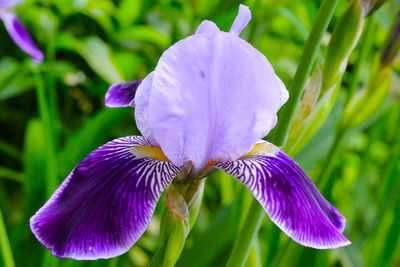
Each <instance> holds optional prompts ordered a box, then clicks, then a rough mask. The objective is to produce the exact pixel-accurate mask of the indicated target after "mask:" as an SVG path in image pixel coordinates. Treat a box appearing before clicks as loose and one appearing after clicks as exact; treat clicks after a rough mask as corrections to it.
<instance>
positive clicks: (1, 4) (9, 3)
mask: <svg viewBox="0 0 400 267" xmlns="http://www.w3.org/2000/svg"><path fill="white" fill-rule="evenodd" d="M19 2H21V0H0V9H2V8H3V9H4V8H13V7H15V6H16V5H17V4H18V3H19Z"/></svg>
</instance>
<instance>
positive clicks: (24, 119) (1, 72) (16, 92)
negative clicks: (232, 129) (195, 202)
mask: <svg viewBox="0 0 400 267" xmlns="http://www.w3.org/2000/svg"><path fill="white" fill-rule="evenodd" d="M240 3H243V4H246V5H248V6H249V7H250V8H251V10H252V14H253V19H252V21H251V22H250V24H249V26H248V27H247V29H246V30H245V31H244V32H243V34H242V35H241V36H242V37H243V38H244V39H246V40H248V41H249V42H250V43H252V44H253V45H254V46H255V47H256V48H257V49H259V50H260V51H261V52H262V53H263V54H264V55H265V56H266V57H267V58H268V60H269V61H270V63H271V64H272V66H273V67H274V68H275V70H276V72H277V74H278V75H279V76H280V77H281V79H282V80H283V81H284V83H285V84H286V85H287V86H288V87H289V86H290V83H291V80H292V78H293V75H294V73H295V71H296V67H297V65H298V62H299V59H300V56H301V53H302V51H303V48H304V44H305V41H306V38H307V36H308V33H309V31H310V29H311V26H312V23H313V21H314V19H315V16H316V13H317V11H318V8H319V6H320V4H321V1H318V0H301V1H300V0H275V1H274V0H253V1H244V2H241V1H233V0H232V1H223V0H188V1H183V0H181V1H178V0H153V1H144V0H114V1H111V0H92V1H91V0H75V1H69V0H54V1H39V0H38V1H35V0H27V1H24V2H23V3H22V4H21V5H19V6H18V7H17V8H16V12H17V14H18V16H19V18H20V19H21V21H23V23H24V24H25V25H26V26H27V28H28V29H29V31H30V33H31V35H32V36H33V38H34V39H35V41H36V43H37V45H38V46H39V47H40V49H41V50H42V51H44V52H45V58H46V59H45V62H44V63H43V64H42V65H41V66H39V67H38V66H34V65H33V64H32V63H31V60H30V58H29V57H28V56H27V55H26V54H24V53H23V52H22V51H21V50H20V49H18V48H17V47H16V46H15V44H14V43H13V42H12V40H11V38H9V36H8V34H7V32H6V30H5V28H4V26H3V25H2V24H1V25H0V38H1V39H0V40H1V42H0V208H1V213H2V215H3V219H4V222H5V226H6V230H7V234H8V238H9V241H10V244H11V249H12V253H13V257H14V259H15V263H16V266H146V264H147V263H148V262H149V260H150V259H151V257H152V255H154V252H155V250H156V248H157V244H158V243H157V242H158V240H157V238H158V231H159V221H160V214H161V211H162V209H163V200H161V201H160V202H159V205H158V206H157V210H156V213H155V216H154V218H153V220H152V222H151V224H150V226H149V228H148V230H147V231H146V233H145V234H144V235H143V237H142V238H141V239H140V240H139V242H138V243H137V244H136V245H135V246H134V247H133V248H132V249H131V250H130V251H129V252H128V253H126V254H125V255H122V256H120V257H118V258H115V259H112V260H98V261H92V262H90V261H89V262H78V261H74V260H66V259H61V260H59V259H56V258H54V257H52V256H51V254H50V253H49V252H48V251H46V250H45V249H44V248H43V247H42V246H41V245H40V243H39V242H38V241H37V240H36V239H35V238H34V237H33V235H32V233H31V231H30V229H29V218H30V216H32V215H33V214H34V212H35V211H36V210H37V209H39V208H40V207H41V206H42V205H43V204H44V202H45V200H47V198H48V197H49V195H50V194H51V192H53V190H54V189H55V188H56V187H57V186H58V185H59V184H60V183H61V181H62V180H63V179H64V178H65V177H66V175H67V174H68V173H69V172H70V171H71V170H72V169H73V168H74V166H75V165H76V164H77V163H79V161H80V160H82V159H83V158H84V157H85V156H86V155H87V154H88V153H89V152H90V151H92V150H93V149H95V148H97V147H98V146H100V145H102V144H103V143H105V142H107V141H109V140H111V139H114V138H117V137H122V136H127V135H138V134H140V133H139V131H138V130H137V128H136V126H135V121H134V113H133V109H130V108H121V109H106V108H104V106H103V103H104V94H105V92H106V91H107V89H108V87H109V86H110V84H112V83H119V82H123V81H130V80H136V79H141V78H144V77H145V76H146V75H147V74H148V73H149V72H151V71H152V70H153V69H154V67H155V65H156V63H157V60H158V58H159V57H160V55H161V54H162V52H163V51H164V50H165V49H166V48H168V47H169V46H170V45H171V44H173V43H174V42H176V41H177V40H180V39H182V38H184V37H186V36H188V35H190V34H193V33H194V32H195V30H196V27H197V26H198V25H199V23H200V22H201V21H202V20H203V19H209V20H213V21H215V22H216V24H217V25H218V26H219V27H220V28H221V29H222V30H225V31H227V30H228V29H229V27H230V25H231V23H232V21H233V19H234V17H235V16H236V14H237V9H238V6H239V4H240ZM346 3H347V1H345V0H341V1H340V2H339V5H338V7H337V8H336V11H335V14H334V16H333V18H332V21H331V22H330V25H329V27H328V32H327V33H326V34H325V36H324V38H323V46H322V48H321V51H319V53H318V59H317V60H318V62H319V63H321V62H323V57H324V54H325V52H326V46H327V44H328V42H329V39H330V33H331V32H332V30H333V28H334V27H335V25H336V23H337V21H338V18H339V16H340V14H341V13H342V12H343V9H344V7H345V5H346ZM399 6H400V3H399V1H397V0H392V1H389V2H388V3H387V4H385V5H384V6H383V8H381V9H380V10H379V11H378V12H376V14H375V15H374V17H373V19H374V24H375V31H374V38H373V44H372V49H371V51H370V53H368V56H367V60H366V64H364V66H363V68H362V71H361V77H360V86H359V87H362V86H364V85H365V84H366V83H367V81H368V79H369V75H370V73H371V66H372V64H373V60H374V58H375V57H376V54H377V53H378V51H379V48H380V47H381V46H382V43H383V42H384V41H385V38H386V36H387V34H388V32H389V30H390V26H391V24H392V22H393V20H394V18H395V16H396V12H397V11H398V10H399ZM368 19H370V18H368ZM361 38H363V36H361ZM359 53H360V47H359V46H357V47H356V49H355V50H354V52H353V53H352V55H351V56H350V60H349V65H348V66H347V69H346V73H345V75H344V78H343V83H342V88H341V91H340V94H339V99H338V101H337V103H336V104H335V107H334V110H333V112H332V114H331V115H330V117H329V118H328V120H327V121H326V123H325V124H324V126H323V127H322V129H321V130H320V131H319V132H318V134H317V135H316V136H315V137H314V138H313V139H312V141H311V142H310V143H309V144H308V145H307V146H306V147H305V148H304V149H303V150H302V151H301V152H300V153H299V154H298V155H297V156H296V160H297V161H298V162H299V164H300V165H301V166H302V167H303V168H304V169H305V170H306V171H307V173H308V174H309V175H310V177H311V178H312V179H313V178H314V176H313V175H316V174H318V173H319V172H320V171H321V168H323V166H322V165H323V162H324V161H323V159H324V158H325V156H326V155H327V152H328V150H329V147H330V145H331V143H332V140H333V136H334V133H335V128H336V125H337V123H338V120H339V119H340V114H341V110H342V108H343V103H344V98H345V97H344V95H345V94H346V89H348V86H349V84H350V82H351V81H352V75H353V72H354V65H355V64H356V62H357V60H358V56H359ZM41 85H42V86H44V89H45V90H46V92H47V96H48V107H49V111H48V114H49V122H50V126H51V128H52V134H51V136H48V134H46V127H48V126H47V125H46V123H45V124H43V120H40V119H39V110H38V105H37V103H38V100H37V95H36V92H35V88H36V87H37V86H41ZM399 96H400V64H399V63H397V65H395V66H394V69H393V73H392V81H391V89H390V94H389V97H388V98H387V100H386V102H385V105H384V107H383V109H382V110H381V111H380V112H378V113H377V114H376V115H375V116H374V117H373V118H372V119H371V120H369V121H368V122H367V123H364V124H363V125H361V126H360V127H358V128H356V129H353V130H352V131H351V132H350V133H349V134H348V135H347V136H346V138H345V139H344V142H343V144H342V146H341V147H340V148H339V149H340V154H339V157H338V158H337V161H336V163H335V165H334V169H333V173H332V175H333V176H334V179H333V181H334V183H333V185H332V187H331V188H332V190H331V191H330V192H328V195H326V194H325V196H326V197H327V198H328V199H329V200H330V201H331V203H333V204H334V205H335V206H336V207H337V208H338V209H339V210H340V211H341V213H342V214H343V215H344V216H345V217H346V218H347V227H346V231H345V235H346V236H347V237H348V238H349V239H350V240H351V241H352V242H353V245H352V246H349V247H346V248H342V249H336V250H330V251H318V250H314V249H309V248H304V247H302V246H300V245H298V244H296V243H294V242H293V241H291V240H290V239H289V238H287V237H286V236H285V235H283V234H279V230H277V227H276V226H275V225H273V223H271V222H270V221H269V219H268V218H265V222H264V223H263V226H262V228H261V231H260V232H259V235H258V239H257V243H256V246H255V249H253V250H252V252H251V255H250V256H251V257H250V259H249V261H248V262H247V266H400V245H399V240H400V178H399V177H400V175H399V174H400V133H399V125H400V106H399ZM49 166H50V167H49ZM52 174H55V175H52ZM250 201H251V196H250V194H249V193H248V192H247V190H246V189H245V188H244V187H243V186H241V185H240V184H239V183H237V182H236V181H235V180H234V179H231V178H230V177H229V176H228V175H225V174H222V173H215V174H213V175H212V177H210V178H209V179H208V181H207V182H206V187H205V193H204V200H203V205H202V208H201V211H200V216H199V218H198V220H197V223H196V225H195V226H194V228H193V230H192V232H191V233H190V235H189V237H188V239H187V241H186V245H185V249H184V252H183V254H182V256H181V258H180V260H179V261H178V264H177V266H199V267H200V266H224V264H225V263H226V261H227V259H228V257H229V254H230V251H231V249H232V246H233V242H234V240H235V238H236V236H237V233H238V231H239V229H240V226H241V224H242V222H243V219H244V218H245V215H246V211H247V210H248V207H249V204H250ZM0 239H1V240H3V241H4V234H2V236H1V237H0ZM0 262H1V263H0V266H1V264H2V261H0Z"/></svg>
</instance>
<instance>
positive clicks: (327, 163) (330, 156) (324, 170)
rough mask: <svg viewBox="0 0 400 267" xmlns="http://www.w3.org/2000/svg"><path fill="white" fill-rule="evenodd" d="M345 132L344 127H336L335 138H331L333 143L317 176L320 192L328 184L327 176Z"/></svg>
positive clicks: (331, 168)
mask: <svg viewBox="0 0 400 267" xmlns="http://www.w3.org/2000/svg"><path fill="white" fill-rule="evenodd" d="M346 133H347V130H346V129H342V128H341V127H338V130H337V131H336V134H335V139H334V140H333V143H332V145H331V147H330V149H329V152H328V155H327V157H326V159H325V163H324V164H323V165H322V169H321V173H320V175H319V176H318V177H319V179H318V181H317V184H318V188H319V190H320V191H321V192H324V190H325V188H326V186H327V185H328V184H329V178H330V176H331V173H332V170H333V167H334V166H335V161H336V157H337V154H338V152H339V150H340V149H339V148H340V145H341V143H342V140H343V138H344V137H345V136H346Z"/></svg>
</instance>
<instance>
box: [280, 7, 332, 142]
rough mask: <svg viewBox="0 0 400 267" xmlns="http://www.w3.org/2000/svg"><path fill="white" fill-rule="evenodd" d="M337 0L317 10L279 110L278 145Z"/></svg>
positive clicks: (301, 92)
mask: <svg viewBox="0 0 400 267" xmlns="http://www.w3.org/2000/svg"><path fill="white" fill-rule="evenodd" d="M338 1H339V0H324V1H323V2H322V4H321V8H320V9H319V11H318V14H317V17H316V19H315V21H314V24H313V28H312V29H311V32H310V35H309V37H308V39H307V42H306V44H305V47H304V51H303V54H302V56H301V59H300V63H299V66H298V68H297V71H296V74H295V76H294V79H293V83H292V88H291V90H290V92H289V95H290V97H289V100H288V102H287V103H286V105H284V106H283V108H282V111H281V112H280V116H279V123H278V125H277V127H276V129H275V135H274V137H275V138H274V139H275V140H274V141H275V142H274V143H275V144H276V145H278V146H283V145H284V144H285V143H286V140H287V138H288V135H289V130H290V127H291V126H292V123H293V120H294V116H295V113H296V111H297V108H298V106H299V103H300V99H301V96H302V95H303V92H304V86H305V84H306V81H307V79H308V77H309V76H310V73H311V69H312V67H313V65H314V62H315V58H316V56H317V53H318V49H319V46H320V44H321V40H322V36H323V35H324V33H325V31H326V29H327V27H328V24H329V21H330V20H331V17H332V14H333V11H334V10H335V7H336V5H337V3H338Z"/></svg>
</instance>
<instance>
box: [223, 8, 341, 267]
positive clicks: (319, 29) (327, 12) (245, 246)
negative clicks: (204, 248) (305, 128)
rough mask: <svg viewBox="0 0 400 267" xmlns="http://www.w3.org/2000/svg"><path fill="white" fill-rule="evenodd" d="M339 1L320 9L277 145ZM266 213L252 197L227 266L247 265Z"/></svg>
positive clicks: (287, 127)
mask: <svg viewBox="0 0 400 267" xmlns="http://www.w3.org/2000/svg"><path fill="white" fill-rule="evenodd" d="M338 1H339V0H324V1H323V2H322V4H321V8H320V9H319V11H318V14H317V17H316V19H315V22H314V24H313V28H312V29H311V32H310V35H309V37H308V39H307V42H306V44H305V47H304V51H303V54H302V56H301V60H300V63H299V66H298V68H297V71H296V74H295V77H294V80H293V86H292V89H291V90H290V97H289V101H288V102H287V104H286V105H285V106H284V107H283V110H282V112H281V114H280V115H281V116H280V117H279V118H280V119H279V123H278V125H277V128H276V130H275V133H274V136H273V137H274V140H273V141H274V143H275V144H276V145H278V146H283V145H284V144H285V142H286V140H287V137H288V135H289V130H290V127H291V125H292V123H293V120H294V115H295V112H296V111H297V108H298V105H299V102H300V99H301V96H302V94H303V92H304V86H305V83H306V80H307V78H308V77H309V76H310V73H311V69H312V66H313V65H314V61H315V58H316V56H317V53H318V49H319V47H320V44H321V40H322V36H323V34H324V32H325V31H326V29H327V27H328V24H329V21H330V20H331V17H332V15H333V12H334V10H335V8H336V5H337V3H338ZM264 213H265V212H264V209H263V208H262V207H261V205H260V204H259V203H258V201H257V200H255V199H253V200H252V204H251V206H250V209H249V211H248V213H247V217H246V220H245V223H244V225H243V226H242V228H241V230H240V233H239V236H238V238H237V240H236V242H235V244H234V247H233V250H232V254H231V255H230V257H229V260H228V264H227V266H228V267H236V266H243V265H244V263H245V262H246V259H247V256H248V253H249V251H250V248H251V245H252V241H253V239H254V236H255V235H256V234H257V233H258V229H259V228H260V225H261V221H262V218H263V217H264Z"/></svg>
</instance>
